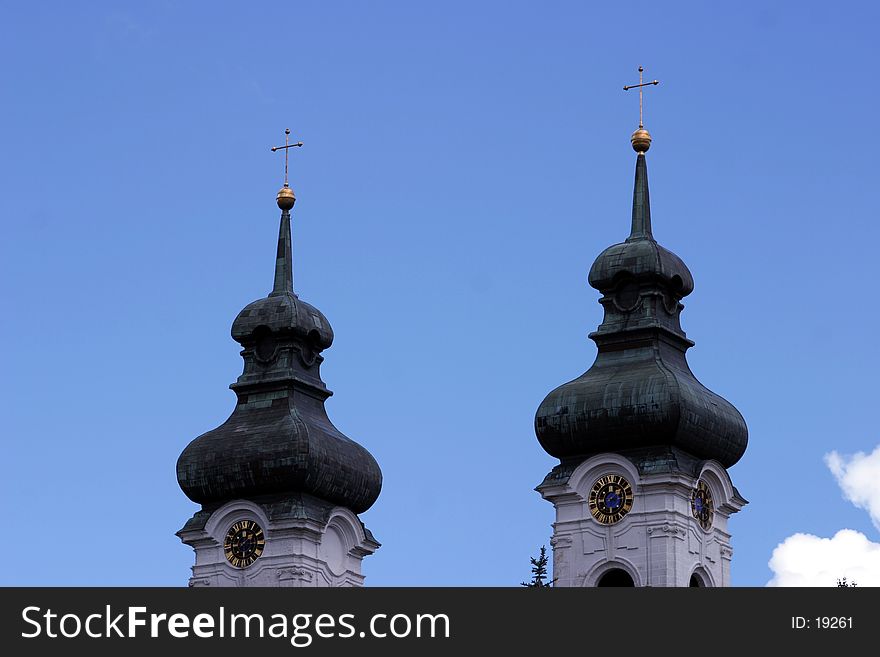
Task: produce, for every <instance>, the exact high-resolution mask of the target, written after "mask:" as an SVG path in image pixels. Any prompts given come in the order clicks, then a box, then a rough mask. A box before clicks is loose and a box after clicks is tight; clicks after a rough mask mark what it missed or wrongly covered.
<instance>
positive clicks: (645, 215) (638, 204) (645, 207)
mask: <svg viewBox="0 0 880 657" xmlns="http://www.w3.org/2000/svg"><path fill="white" fill-rule="evenodd" d="M653 239H654V235H653V234H652V233H651V198H650V196H649V195H648V164H647V161H646V160H645V154H644V153H639V155H638V157H637V158H636V182H635V186H634V187H633V210H632V230H631V231H630V234H629V237H628V238H627V240H626V241H627V242H632V241H633V240H653Z"/></svg>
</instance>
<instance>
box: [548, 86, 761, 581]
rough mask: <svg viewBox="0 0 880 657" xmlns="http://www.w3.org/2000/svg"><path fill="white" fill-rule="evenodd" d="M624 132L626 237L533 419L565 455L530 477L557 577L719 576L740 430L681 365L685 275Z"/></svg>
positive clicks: (686, 343) (641, 151)
mask: <svg viewBox="0 0 880 657" xmlns="http://www.w3.org/2000/svg"><path fill="white" fill-rule="evenodd" d="M644 84H645V85H647V84H656V83H644ZM643 86H644V85H643ZM632 144H633V148H634V150H635V151H636V152H637V154H638V155H637V157H636V174H635V189H634V193H633V209H632V229H631V231H630V235H629V237H628V238H627V239H626V240H625V241H623V242H621V243H619V244H615V245H613V246H610V247H609V248H607V249H605V251H603V252H602V253H601V254H600V255H599V257H598V258H597V259H596V261H595V262H594V263H593V266H592V268H591V269H590V276H589V282H590V285H591V286H593V287H594V288H596V289H597V290H598V291H599V292H600V293H601V295H602V297H601V298H600V299H599V303H600V304H601V305H602V307H603V308H604V315H605V316H604V320H603V322H602V324H601V325H600V326H599V328H598V329H597V330H596V331H595V332H593V333H591V334H590V338H591V339H592V340H593V341H595V343H596V345H597V347H598V353H597V356H596V360H595V362H594V363H593V366H592V367H591V368H590V369H589V370H587V372H585V373H584V374H583V375H581V376H579V377H578V378H576V379H574V380H573V381H570V382H568V383H566V384H564V385H562V386H559V387H558V388H556V389H555V390H553V391H552V392H551V393H550V394H548V395H547V397H546V398H545V399H544V401H543V402H542V403H541V405H540V407H539V408H538V412H537V415H536V417H535V431H536V434H537V436H538V440H539V442H540V443H541V446H542V447H543V448H544V450H545V451H547V452H548V453H549V454H551V455H552V456H554V457H557V458H558V459H559V460H560V462H559V465H557V466H556V467H554V468H553V470H552V471H551V472H550V473H549V474H548V475H547V476H546V477H545V479H544V481H543V482H542V483H541V484H540V485H539V486H538V488H537V490H538V491H539V492H540V493H541V495H542V496H543V497H544V499H546V500H548V501H550V502H552V503H553V505H554V507H555V509H556V521H555V522H554V524H553V537H552V539H551V545H552V546H553V577H554V579H555V585H556V586H728V585H730V560H731V557H732V554H733V551H732V548H731V542H730V541H731V536H730V532H729V529H728V518H729V517H730V515H731V514H733V513H736V512H737V511H739V510H740V509H741V508H742V507H743V505H745V504H746V501H745V500H744V499H743V498H742V497H741V496H740V494H739V493H738V492H737V490H736V488H734V486H733V484H732V482H731V479H730V477H729V475H728V473H727V468H729V467H730V466H732V465H733V464H734V463H736V462H737V461H738V460H739V459H740V457H742V455H743V453H744V452H745V449H746V444H747V442H748V431H747V428H746V424H745V421H744V420H743V418H742V416H741V415H740V413H739V412H738V411H737V410H736V408H734V406H733V405H732V404H731V403H730V402H728V401H727V400H725V399H723V398H722V397H720V396H719V395H717V394H715V393H714V392H712V391H710V390H708V389H707V388H706V387H705V386H703V385H702V384H701V383H700V382H699V381H698V380H697V379H696V377H695V376H694V375H693V373H692V372H691V370H690V367H689V366H688V363H687V360H686V357H685V352H686V351H687V350H688V349H689V348H690V347H692V346H693V344H694V343H693V342H692V341H691V340H689V339H688V338H687V336H686V335H685V332H684V331H683V330H682V328H681V324H680V321H679V317H680V314H681V311H682V309H683V308H684V306H683V305H682V303H681V300H682V299H683V298H684V297H685V296H687V295H688V294H690V293H691V291H693V288H694V282H693V278H692V277H691V273H690V271H689V270H688V268H687V267H686V266H685V264H684V262H682V261H681V259H680V258H679V257H678V256H676V255H675V254H674V253H672V252H671V251H668V250H667V249H665V248H663V247H662V246H660V245H659V244H658V243H657V241H656V240H655V239H654V236H653V234H652V228H651V208H650V202H649V198H648V171H647V163H646V159H645V152H646V151H647V150H648V148H649V146H650V144H651V136H650V134H648V131H647V130H645V129H644V127H643V126H642V125H641V124H640V125H639V129H638V130H636V132H635V133H633V135H632Z"/></svg>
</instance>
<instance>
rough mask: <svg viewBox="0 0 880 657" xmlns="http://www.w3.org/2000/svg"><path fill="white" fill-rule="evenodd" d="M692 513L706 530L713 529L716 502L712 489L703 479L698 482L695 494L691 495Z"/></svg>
mask: <svg viewBox="0 0 880 657" xmlns="http://www.w3.org/2000/svg"><path fill="white" fill-rule="evenodd" d="M691 513H693V514H694V518H696V519H697V522H699V523H700V527H702V528H703V529H705V530H706V531H708V530H709V529H711V527H712V516H713V515H714V514H715V504H714V503H713V502H712V491H711V490H710V489H709V486H708V484H706V482H705V481H703V480H702V479H700V480H699V481H698V482H697V487H696V488H694V492H693V495H691Z"/></svg>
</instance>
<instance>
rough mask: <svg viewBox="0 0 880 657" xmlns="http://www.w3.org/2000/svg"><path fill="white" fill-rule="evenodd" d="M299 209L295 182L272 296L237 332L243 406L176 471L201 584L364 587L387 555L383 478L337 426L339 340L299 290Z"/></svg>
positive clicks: (249, 312) (284, 201)
mask: <svg viewBox="0 0 880 657" xmlns="http://www.w3.org/2000/svg"><path fill="white" fill-rule="evenodd" d="M281 148H285V147H281ZM294 202H295V198H294V195H293V191H292V190H291V189H290V188H289V187H288V185H287V182H286V181H285V183H284V187H282V188H281V191H280V192H278V197H277V203H278V207H279V208H280V209H281V228H280V231H279V235H278V250H277V255H276V259H275V282H274V286H273V289H272V292H271V293H270V294H269V295H268V296H267V297H265V298H263V299H258V300H257V301H254V302H253V303H251V304H249V305H248V306H246V307H245V308H244V309H243V310H242V311H241V312H240V313H239V314H238V317H236V318H235V321H234V322H233V324H232V337H233V338H234V339H235V340H236V341H237V342H239V343H240V344H241V346H242V351H241V355H242V358H244V372H243V373H242V375H241V376H240V377H238V380H237V381H236V382H235V383H233V384H232V385H231V386H230V387H231V388H232V390H233V391H234V392H235V394H236V397H237V403H236V406H235V408H234V410H233V411H232V414H231V415H230V416H229V418H228V419H227V420H226V421H225V422H224V423H223V424H222V425H220V426H219V427H217V428H216V429H213V430H211V431H208V432H207V433H205V434H202V435H201V436H199V437H198V438H196V439H195V440H193V441H192V442H191V443H190V444H189V445H188V446H187V447H186V449H184V450H183V453H182V454H181V455H180V458H179V459H178V461H177V481H178V483H179V484H180V487H181V489H183V492H184V493H186V495H187V496H188V497H189V498H190V499H191V500H193V501H194V502H197V503H199V504H200V505H201V509H200V510H199V511H197V512H196V513H195V515H193V517H192V518H190V519H189V521H187V523H186V524H185V525H184V527H183V528H182V529H181V530H180V531H179V532H177V535H178V536H179V537H180V539H181V540H182V541H183V542H184V543H186V544H187V545H190V546H191V547H192V548H193V549H194V550H195V565H194V566H193V574H192V577H191V578H190V581H189V583H190V586H309V587H331V586H332V587H335V586H360V585H362V584H363V581H364V577H363V575H362V573H361V561H362V560H363V558H364V557H365V556H367V555H370V554H372V553H373V552H374V551H375V550H376V549H377V548H378V547H379V543H378V542H376V540H375V539H374V538H373V535H372V534H371V533H370V531H369V530H368V529H367V528H366V527H365V526H364V524H363V523H362V522H361V520H360V518H359V517H358V514H359V513H361V512H363V511H366V510H367V509H368V508H370V506H371V505H372V504H373V502H375V501H376V498H377V497H378V496H379V491H380V489H381V487H382V472H381V471H380V470H379V465H378V464H377V463H376V460H375V459H374V458H373V457H372V455H371V454H370V453H369V452H368V451H367V450H366V449H364V448H363V447H362V446H361V445H359V444H358V443H356V442H354V441H353V440H351V439H350V438H348V437H347V436H345V435H343V434H342V432H340V431H339V430H338V429H337V428H336V427H335V426H333V423H332V422H331V421H330V419H329V418H328V417H327V411H326V409H325V408H324V401H325V400H326V399H327V398H328V397H329V396H330V395H331V394H332V393H331V392H330V391H329V390H328V389H327V387H326V386H325V385H324V382H323V380H322V379H321V373H320V366H321V363H322V361H323V360H324V359H323V357H322V356H321V352H322V351H323V350H324V349H327V348H328V347H329V346H330V345H331V343H332V342H333V330H332V329H331V328H330V324H329V322H328V321H327V318H326V317H324V315H323V314H322V313H321V312H320V311H319V310H318V309H317V308H315V307H314V306H312V305H310V304H308V303H306V302H305V301H303V300H302V299H300V298H299V297H298V296H297V295H296V294H295V293H294V291H293V264H292V248H291V236H290V210H291V209H292V208H293V205H294Z"/></svg>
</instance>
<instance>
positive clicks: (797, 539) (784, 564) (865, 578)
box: [767, 529, 880, 586]
mask: <svg viewBox="0 0 880 657" xmlns="http://www.w3.org/2000/svg"><path fill="white" fill-rule="evenodd" d="M769 565H770V570H772V571H773V579H771V580H770V581H769V582H768V583H767V586H837V578H838V577H846V578H847V579H848V580H850V581H855V582H856V583H857V584H858V585H859V586H880V543H874V542H873V541H870V540H868V537H867V536H865V535H864V534H862V533H861V532H857V531H854V530H852V529H841V530H840V531H839V532H837V533H836V534H835V535H834V536H833V537H831V538H821V537H819V536H813V535H812V534H795V535H794V536H789V537H788V538H786V539H785V540H784V541H783V542H782V543H780V544H779V545H777V546H776V549H775V550H773V556H772V557H771V558H770V564H769Z"/></svg>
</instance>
